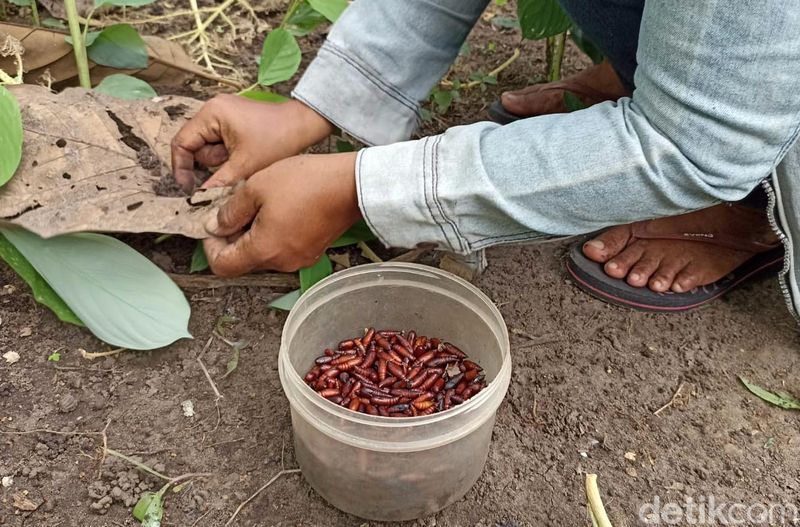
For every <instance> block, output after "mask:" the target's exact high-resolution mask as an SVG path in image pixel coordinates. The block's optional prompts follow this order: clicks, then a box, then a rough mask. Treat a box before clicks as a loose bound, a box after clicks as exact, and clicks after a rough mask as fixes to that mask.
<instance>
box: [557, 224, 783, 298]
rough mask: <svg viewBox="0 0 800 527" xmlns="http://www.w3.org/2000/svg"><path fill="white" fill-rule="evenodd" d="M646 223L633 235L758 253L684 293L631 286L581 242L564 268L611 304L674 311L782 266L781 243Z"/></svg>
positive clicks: (571, 253)
mask: <svg viewBox="0 0 800 527" xmlns="http://www.w3.org/2000/svg"><path fill="white" fill-rule="evenodd" d="M649 223H650V222H638V223H636V224H634V225H633V236H634V237H636V238H640V239H642V238H643V239H651V240H691V241H694V242H697V243H711V244H714V245H719V246H721V247H728V248H732V249H738V250H747V251H757V252H758V253H757V254H756V255H755V256H753V257H752V258H750V259H749V260H747V261H746V262H745V263H743V264H742V265H740V266H739V267H737V268H736V269H735V270H734V271H733V272H732V273H730V274H729V275H727V276H725V277H724V278H722V279H720V280H718V281H716V282H714V283H713V284H709V285H705V286H702V287H697V288H695V289H692V290H691V291H688V292H686V293H673V292H671V291H670V292H665V293H657V292H655V291H653V290H651V289H649V288H648V287H647V286H645V287H632V286H630V285H628V284H627V283H626V282H625V281H624V280H620V279H618V278H612V277H610V276H608V275H607V274H606V273H605V271H603V266H602V264H599V263H597V262H594V261H592V260H589V259H588V258H586V257H585V256H584V255H583V251H582V247H583V244H582V243H580V244H576V245H573V246H572V248H571V249H570V252H569V256H568V257H567V260H566V268H567V272H568V273H569V274H570V277H571V278H572V280H573V281H574V282H575V284H576V285H577V286H578V287H580V288H581V289H583V290H584V291H586V292H587V293H589V294H590V295H592V296H594V297H596V298H599V299H600V300H603V301H605V302H608V303H610V304H615V305H618V306H623V307H628V308H631V309H637V310H640V311H653V312H671V313H674V312H680V311H688V310H690V309H694V308H697V307H700V306H702V305H705V304H708V303H709V302H711V301H713V300H716V299H717V298H719V297H721V296H722V295H724V294H726V293H728V292H729V291H731V290H733V289H735V288H736V287H738V286H739V285H741V284H742V283H744V282H746V281H748V280H750V279H753V278H756V277H758V276H764V275H766V274H768V273H773V272H777V271H779V270H780V269H781V268H782V267H783V246H782V244H780V243H778V244H776V245H768V244H764V243H759V242H748V241H742V240H740V239H735V238H733V237H730V236H727V235H722V234H717V233H676V234H665V233H657V234H656V233H653V232H651V231H650V230H649V229H648V225H649Z"/></svg>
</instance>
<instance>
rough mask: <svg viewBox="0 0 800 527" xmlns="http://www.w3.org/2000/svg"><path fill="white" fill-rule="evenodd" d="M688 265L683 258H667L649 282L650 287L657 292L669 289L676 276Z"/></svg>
mask: <svg viewBox="0 0 800 527" xmlns="http://www.w3.org/2000/svg"><path fill="white" fill-rule="evenodd" d="M685 266H686V262H685V261H684V259H683V258H665V259H664V260H662V261H661V265H659V266H658V269H657V270H656V272H655V273H653V276H652V277H651V278H650V281H649V282H648V284H647V285H648V287H649V288H650V289H652V290H653V291H655V292H656V293H663V292H665V291H669V290H670V288H671V287H672V283H673V282H674V281H675V276H676V275H677V274H678V273H679V272H680V271H681V270H682V269H683V268H684V267H685Z"/></svg>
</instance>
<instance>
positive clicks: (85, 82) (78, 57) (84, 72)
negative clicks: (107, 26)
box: [64, 0, 92, 90]
mask: <svg viewBox="0 0 800 527" xmlns="http://www.w3.org/2000/svg"><path fill="white" fill-rule="evenodd" d="M64 8H65V9H66V11H67V22H69V32H70V35H71V36H72V48H73V49H74V50H75V64H76V65H77V66H78V80H79V81H80V83H81V86H82V87H83V88H86V89H87V90H91V89H92V80H91V77H90V76H89V59H88V58H87V57H86V47H85V46H84V45H83V35H81V25H80V23H79V22H78V7H77V6H76V5H75V0H64Z"/></svg>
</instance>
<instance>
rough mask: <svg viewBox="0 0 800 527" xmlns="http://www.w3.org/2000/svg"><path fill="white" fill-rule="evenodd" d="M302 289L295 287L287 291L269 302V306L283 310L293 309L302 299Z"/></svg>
mask: <svg viewBox="0 0 800 527" xmlns="http://www.w3.org/2000/svg"><path fill="white" fill-rule="evenodd" d="M301 294H302V293H301V291H300V290H299V289H295V290H294V291H292V292H291V293H286V294H285V295H283V296H280V297H278V298H276V299H275V300H273V301H272V302H270V303H269V307H271V308H273V309H280V310H281V311H291V310H292V308H293V307H294V305H295V304H296V303H297V301H298V300H300V295H301Z"/></svg>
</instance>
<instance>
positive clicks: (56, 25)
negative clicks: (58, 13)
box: [42, 16, 67, 29]
mask: <svg viewBox="0 0 800 527" xmlns="http://www.w3.org/2000/svg"><path fill="white" fill-rule="evenodd" d="M42 25H43V26H44V27H49V28H51V29H67V25H66V24H65V23H64V21H63V20H59V19H57V18H53V17H51V16H49V17H47V18H45V19H44V20H42Z"/></svg>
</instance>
